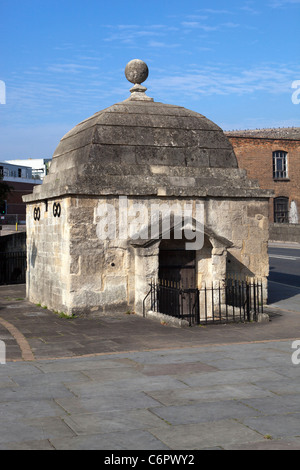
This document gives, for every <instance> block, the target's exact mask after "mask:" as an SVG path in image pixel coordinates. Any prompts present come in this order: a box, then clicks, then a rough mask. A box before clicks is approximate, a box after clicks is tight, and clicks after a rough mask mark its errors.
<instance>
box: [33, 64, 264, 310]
mask: <svg viewBox="0 0 300 470" xmlns="http://www.w3.org/2000/svg"><path fill="white" fill-rule="evenodd" d="M125 75H126V77H127V79H128V80H129V81H130V82H132V83H133V84H134V86H133V87H132V88H131V90H130V91H131V95H130V96H129V98H127V99H125V101H122V102H120V103H117V104H114V105H113V106H111V107H109V108H107V109H104V110H103V111H99V112H97V113H96V114H94V115H93V116H92V117H90V118H88V119H86V120H85V121H83V122H81V123H80V124H78V125H77V126H76V127H74V128H73V129H72V130H71V131H70V132H68V133H67V134H66V135H65V136H64V137H63V138H62V139H61V141H60V143H59V145H58V147H57V149H56V150H55V152H54V155H53V159H52V164H51V167H50V172H49V174H48V175H47V176H46V177H45V179H44V182H43V184H42V185H40V186H39V187H36V188H34V191H33V193H32V194H31V195H27V196H26V197H24V200H25V201H26V203H27V253H28V255H27V256H28V258H27V295H28V299H29V300H30V301H32V302H34V303H41V304H43V305H46V306H47V307H48V308H50V309H53V310H56V311H62V312H65V313H66V314H69V315H71V314H89V315H100V314H107V313H111V314H113V313H114V312H126V311H128V310H130V311H135V312H136V313H138V314H141V313H142V308H143V300H144V298H145V296H146V294H147V292H148V291H149V282H150V280H151V279H154V278H159V277H160V278H164V277H165V278H168V276H170V273H171V274H172V275H173V279H176V280H181V281H184V282H187V283H189V284H190V285H191V284H192V285H194V286H198V287H201V286H202V285H203V283H204V282H205V283H214V282H223V281H224V279H225V277H226V275H228V273H238V274H239V275H242V276H245V277H246V276H249V277H259V278H261V279H262V281H263V285H264V288H265V290H266V286H267V276H268V254H267V243H268V201H269V197H270V192H269V191H267V190H261V189H260V188H259V186H258V183H257V182H256V181H253V180H250V179H248V177H247V173H246V171H245V170H241V169H239V168H238V164H237V159H236V156H235V153H234V151H233V148H232V145H231V144H230V142H229V140H228V138H227V137H226V136H225V134H224V132H223V131H222V129H220V128H219V127H218V126H217V125H216V124H214V123H213V122H211V121H210V120H209V119H207V118H206V117H204V116H202V115H201V114H198V113H196V112H193V111H190V110H188V109H185V108H183V107H180V106H175V105H170V104H163V103H159V102H155V101H154V100H153V99H152V98H149V97H148V96H147V95H146V93H145V92H146V90H147V89H146V88H145V87H144V86H142V85H141V83H143V82H144V81H145V79H146V78H147V76H148V68H147V66H146V64H145V63H144V62H142V61H139V60H134V61H131V62H129V64H127V66H126V69H125ZM181 222H182V223H181ZM201 236H202V238H201ZM187 268H189V269H187ZM174 275H175V277H174ZM184 276H185V277H186V279H183V278H184ZM264 298H266V295H264Z"/></svg>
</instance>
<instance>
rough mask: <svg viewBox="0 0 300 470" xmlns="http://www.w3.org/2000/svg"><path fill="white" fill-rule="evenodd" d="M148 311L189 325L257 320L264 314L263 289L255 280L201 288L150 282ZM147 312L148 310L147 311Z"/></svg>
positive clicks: (231, 280)
mask: <svg viewBox="0 0 300 470" xmlns="http://www.w3.org/2000/svg"><path fill="white" fill-rule="evenodd" d="M148 297H150V308H149V310H152V311H155V312H159V313H164V314H166V315H170V316H172V317H176V318H179V319H181V320H187V321H188V323H189V325H190V326H191V325H194V324H196V325H199V324H209V323H227V322H231V321H232V322H237V321H242V322H246V321H256V320H257V315H258V313H263V286H262V282H261V281H258V280H256V279H251V280H243V281H241V280H235V279H226V281H224V282H223V283H218V284H217V285H216V284H214V285H211V286H210V287H206V286H205V287H203V288H202V289H196V288H195V289H193V288H184V287H183V286H181V285H180V283H179V282H175V281H170V280H159V281H157V282H151V284H150V291H149V293H148V294H147V296H146V297H145V299H144V310H145V305H146V300H147V298H148ZM144 313H145V311H144Z"/></svg>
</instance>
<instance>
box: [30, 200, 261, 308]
mask: <svg viewBox="0 0 300 470" xmlns="http://www.w3.org/2000/svg"><path fill="white" fill-rule="evenodd" d="M58 202H59V203H60V205H61V213H60V217H54V215H53V204H54V203H58ZM125 202H126V204H127V208H126V210H125V206H124V204H125ZM168 202H169V204H172V207H175V206H176V205H177V207H179V209H180V208H182V212H181V213H180V214H182V213H183V209H184V204H185V203H189V204H190V203H191V202H192V206H193V211H192V212H193V215H196V214H195V210H196V202H198V203H199V204H202V206H203V205H204V212H203V214H204V217H205V220H204V222H205V230H206V229H207V230H208V231H207V233H206V235H205V237H206V242H205V245H204V248H203V249H202V247H201V249H200V250H198V252H197V253H196V262H197V284H198V286H199V284H201V283H202V282H203V281H206V282H212V281H222V280H224V277H225V275H226V273H233V274H237V273H238V274H240V275H241V276H243V277H246V276H248V277H259V278H262V279H263V282H264V285H265V288H266V277H267V275H268V255H267V241H268V201H267V199H262V200H260V199H258V200H249V199H246V198H245V199H243V198H241V199H233V198H232V199H227V200H223V199H222V200H221V199H218V198H212V199H207V200H204V199H203V200H199V201H196V200H194V201H191V200H190V199H186V200H185V199H184V198H181V199H173V200H170V199H169V200H166V199H165V198H154V197H153V198H145V199H143V198H128V199H126V201H125V199H120V198H116V197H106V198H105V197H103V198H101V199H99V197H88V196H87V197H83V196H80V197H79V196H78V197H65V198H61V199H60V200H55V201H48V202H47V204H46V203H45V202H40V203H37V204H36V205H35V204H28V206H27V253H28V271H27V295H28V298H29V300H30V301H31V302H34V303H40V304H41V305H45V306H47V307H48V308H50V309H52V310H56V311H60V312H64V313H66V314H69V315H70V314H89V315H95V316H97V315H101V314H113V313H118V312H122V313H125V312H126V311H136V313H142V303H143V299H144V297H145V295H146V294H147V292H148V290H149V282H150V280H151V279H153V278H155V277H157V276H158V265H159V261H158V257H159V244H160V237H161V236H162V234H161V233H157V234H156V236H155V233H152V236H151V233H150V227H151V207H153V204H160V203H164V204H166V203H168ZM105 204H106V205H105ZM37 207H38V208H39V209H40V218H39V220H34V217H33V214H34V209H35V208H37ZM104 209H105V210H104ZM126 211H127V212H126ZM143 212H144V213H143ZM112 215H114V216H115V219H114V218H113V217H111V216H112ZM108 216H110V217H108ZM145 217H146V218H145ZM112 220H115V222H116V223H115V226H114V224H112V223H111V221H112ZM146 232H147V236H146ZM106 237H107V238H106ZM105 238H106V239H105ZM201 250H202V251H201ZM265 294H266V293H265ZM264 298H266V295H265V296H264Z"/></svg>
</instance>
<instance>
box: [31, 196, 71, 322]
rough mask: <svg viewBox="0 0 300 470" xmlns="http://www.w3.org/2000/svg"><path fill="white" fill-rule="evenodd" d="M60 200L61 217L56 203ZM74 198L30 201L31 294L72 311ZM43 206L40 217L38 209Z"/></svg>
mask: <svg viewBox="0 0 300 470" xmlns="http://www.w3.org/2000/svg"><path fill="white" fill-rule="evenodd" d="M54 203H56V204H58V203H59V204H60V207H61V213H60V216H59V217H54V215H53V204H54ZM69 205H70V198H65V199H63V198H62V199H60V200H55V201H45V202H39V203H36V204H27V211H26V221H27V276H26V290H27V298H28V299H29V300H30V301H31V302H33V303H39V304H41V305H43V306H47V307H48V308H49V309H52V310H55V311H59V312H64V313H69V305H70V278H69V273H70V248H69V247H70V231H69V224H68V208H69ZM38 208H39V215H40V216H39V220H34V209H38Z"/></svg>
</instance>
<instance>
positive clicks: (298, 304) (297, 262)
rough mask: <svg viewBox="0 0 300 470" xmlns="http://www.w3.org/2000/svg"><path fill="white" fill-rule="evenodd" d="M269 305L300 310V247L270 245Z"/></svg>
mask: <svg viewBox="0 0 300 470" xmlns="http://www.w3.org/2000/svg"><path fill="white" fill-rule="evenodd" d="M269 256H270V276H269V304H270V305H271V306H272V307H273V308H275V307H276V308H283V309H286V310H293V311H299V310H300V245H299V244H294V245H293V244H292V245H288V244H279V243H275V244H270V246H269Z"/></svg>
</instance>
